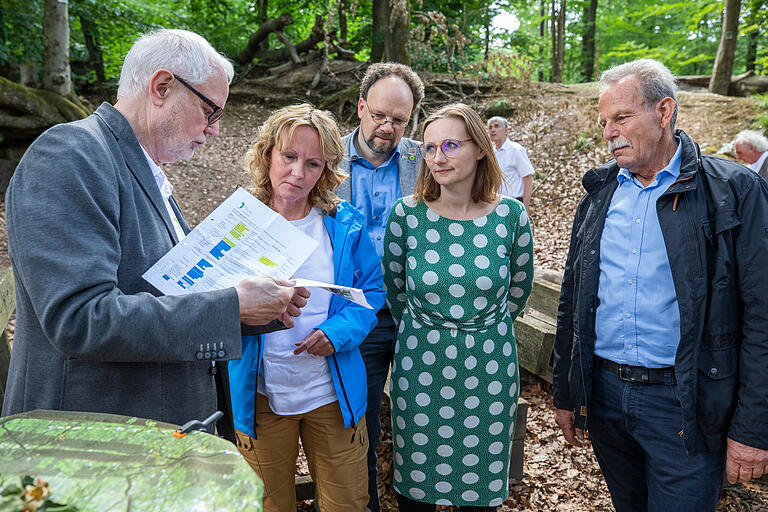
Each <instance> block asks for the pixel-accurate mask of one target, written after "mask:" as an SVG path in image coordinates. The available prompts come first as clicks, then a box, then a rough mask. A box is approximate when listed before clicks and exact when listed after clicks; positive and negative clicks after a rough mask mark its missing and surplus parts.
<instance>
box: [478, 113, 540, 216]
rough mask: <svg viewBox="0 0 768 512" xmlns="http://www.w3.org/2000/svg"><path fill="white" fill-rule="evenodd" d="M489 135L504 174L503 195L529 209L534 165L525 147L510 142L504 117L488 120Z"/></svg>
mask: <svg viewBox="0 0 768 512" xmlns="http://www.w3.org/2000/svg"><path fill="white" fill-rule="evenodd" d="M488 133H489V134H490V135H491V140H492V141H493V144H494V148H493V149H494V151H495V152H496V159H497V160H498V161H499V167H501V171H502V172H503V173H504V182H503V183H502V185H501V194H502V195H505V196H509V197H514V198H515V199H517V200H519V201H521V202H522V203H523V204H524V205H525V208H526V209H528V205H529V203H530V201H531V193H532V192H533V165H532V164H531V161H530V159H528V153H527V152H526V151H525V148H524V147H523V146H521V145H520V144H518V143H517V142H513V141H511V140H509V123H508V122H507V120H506V119H504V118H503V117H500V116H494V117H492V118H490V119H489V120H488Z"/></svg>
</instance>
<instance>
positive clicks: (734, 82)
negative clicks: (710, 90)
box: [677, 71, 768, 96]
mask: <svg viewBox="0 0 768 512" xmlns="http://www.w3.org/2000/svg"><path fill="white" fill-rule="evenodd" d="M709 80H710V76H709V75H689V76H679V77H677V81H678V82H679V83H681V84H685V85H690V86H692V87H701V88H704V89H706V88H707V87H709ZM764 92H768V76H766V75H756V74H755V73H754V71H747V72H746V73H743V74H741V75H736V76H732V77H731V84H730V86H729V87H728V96H749V95H750V94H755V93H764Z"/></svg>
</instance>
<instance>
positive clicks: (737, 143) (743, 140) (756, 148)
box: [733, 130, 768, 180]
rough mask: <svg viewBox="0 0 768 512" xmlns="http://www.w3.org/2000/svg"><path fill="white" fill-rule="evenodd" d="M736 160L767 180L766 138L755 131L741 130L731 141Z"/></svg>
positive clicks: (767, 144) (767, 148) (767, 146)
mask: <svg viewBox="0 0 768 512" xmlns="http://www.w3.org/2000/svg"><path fill="white" fill-rule="evenodd" d="M733 149H734V150H735V151H736V158H738V159H739V160H741V161H742V162H745V163H746V164H747V167H749V168H750V169H752V170H753V171H755V172H756V173H757V174H758V175H760V177H761V178H763V179H764V180H768V138H766V137H765V135H763V134H762V133H760V132H759V131H757V130H742V131H740V132H739V133H738V134H737V135H736V138H734V139H733Z"/></svg>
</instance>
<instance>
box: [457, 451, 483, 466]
mask: <svg viewBox="0 0 768 512" xmlns="http://www.w3.org/2000/svg"><path fill="white" fill-rule="evenodd" d="M461 462H463V463H464V465H465V466H475V465H477V463H478V462H480V457H478V456H477V455H475V454H474V453H470V454H467V455H465V456H464V458H463V459H461Z"/></svg>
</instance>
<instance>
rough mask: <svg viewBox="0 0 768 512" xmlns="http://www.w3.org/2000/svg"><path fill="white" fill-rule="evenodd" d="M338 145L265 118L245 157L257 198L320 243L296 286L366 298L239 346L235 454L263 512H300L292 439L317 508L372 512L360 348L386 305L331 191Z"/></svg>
mask: <svg viewBox="0 0 768 512" xmlns="http://www.w3.org/2000/svg"><path fill="white" fill-rule="evenodd" d="M342 155H343V147H342V144H341V137H340V135H339V131H338V128H337V126H336V122H335V121H334V119H333V117H332V116H331V114H329V113H327V112H325V111H322V110H317V109H315V108H314V107H312V106H311V105H309V104H302V105H292V106H289V107H285V108H282V109H280V110H278V111H276V112H275V113H273V114H272V115H271V116H270V117H269V119H267V120H266V122H265V123H264V125H263V126H262V127H261V129H260V131H259V135H258V138H257V139H256V141H255V142H254V144H253V146H252V147H251V149H250V150H249V151H248V153H247V154H246V157H245V164H246V169H247V170H248V171H249V172H250V173H251V175H252V176H253V180H254V194H255V195H256V196H257V197H258V198H259V199H260V200H261V201H262V202H264V203H265V204H267V205H269V206H270V207H271V208H272V209H273V210H275V211H276V212H277V213H279V214H280V215H282V216H283V217H285V218H286V219H287V220H288V221H289V222H291V224H293V225H294V226H295V227H296V228H298V229H300V230H301V231H303V232H304V233H306V234H307V235H308V236H310V237H312V238H313V239H315V240H316V241H317V242H319V244H320V245H319V246H318V248H317V249H315V251H314V252H313V253H312V255H311V256H310V258H309V259H308V260H307V261H306V262H305V263H304V264H303V265H302V266H301V267H300V268H299V270H297V271H296V274H295V277H301V278H307V279H312V280H317V281H321V282H325V283H336V284H339V285H344V286H351V287H354V288H360V289H362V290H363V292H364V293H365V296H366V300H367V301H368V303H369V304H370V305H371V306H372V307H373V309H367V308H365V307H363V306H360V305H358V304H355V303H353V302H350V301H348V300H346V299H344V298H342V297H340V296H338V295H335V294H332V293H330V292H328V291H326V290H323V289H315V290H314V291H313V292H312V296H311V297H310V299H309V301H308V303H307V305H306V306H305V308H304V310H303V313H302V315H301V316H299V317H298V318H296V320H295V325H294V327H293V328H291V329H288V330H284V331H279V332H275V333H271V334H266V335H263V336H245V337H243V357H242V358H241V359H240V360H239V361H233V362H232V363H231V364H230V367H229V376H230V386H231V391H232V408H233V412H234V421H235V428H236V435H237V446H238V449H239V450H240V452H241V453H242V454H243V456H244V457H245V459H246V460H247V461H248V463H249V464H250V465H251V467H252V468H253V469H254V471H256V473H257V474H258V475H259V477H260V478H261V479H262V481H263V482H264V510H265V512H288V511H293V510H295V509H296V493H295V488H294V474H295V468H296V466H295V464H296V457H297V456H298V440H299V438H301V443H302V445H303V447H304V452H305V453H306V456H307V461H308V464H309V471H310V473H311V475H312V478H313V480H314V481H315V485H316V495H317V500H318V506H319V508H320V509H321V510H329V511H331V510H332V511H334V512H337V511H338V512H345V511H349V512H353V511H354V512H361V511H363V510H365V507H366V504H367V503H368V478H367V468H366V453H367V450H368V435H367V432H366V423H365V410H366V401H365V397H366V389H367V386H366V378H365V366H364V364H363V358H362V357H361V355H360V350H359V348H358V347H359V346H360V343H361V342H362V341H363V339H364V338H365V337H366V335H367V334H368V333H369V332H370V330H371V329H372V328H373V327H374V325H376V311H377V310H378V309H379V308H380V307H381V305H382V304H383V303H384V290H383V289H382V281H381V266H380V264H379V259H378V257H377V256H376V250H375V249H374V247H373V244H372V243H371V240H370V238H369V237H368V233H367V232H366V230H365V218H364V217H363V215H362V214H361V213H360V212H359V211H358V210H357V209H355V208H354V207H352V206H351V205H350V204H349V203H347V202H346V201H342V200H340V199H339V198H338V197H337V196H336V195H335V194H334V192H333V190H334V189H335V188H336V187H337V186H338V185H339V183H341V181H342V180H344V179H345V178H346V175H345V174H344V173H343V172H342V171H341V170H340V169H339V162H340V161H341V158H342Z"/></svg>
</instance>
